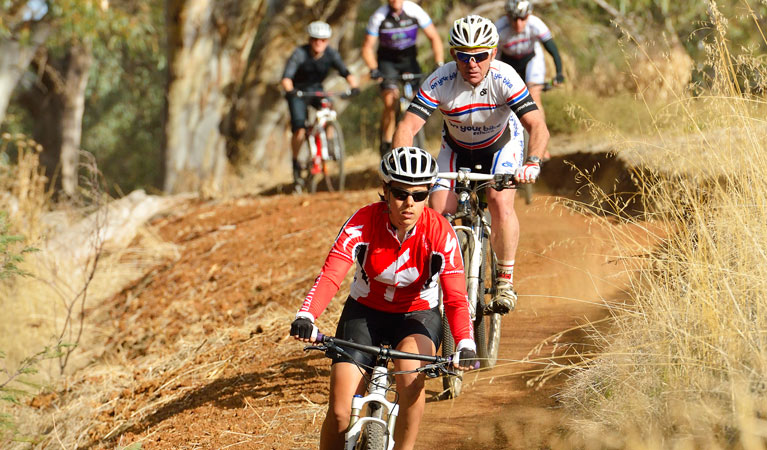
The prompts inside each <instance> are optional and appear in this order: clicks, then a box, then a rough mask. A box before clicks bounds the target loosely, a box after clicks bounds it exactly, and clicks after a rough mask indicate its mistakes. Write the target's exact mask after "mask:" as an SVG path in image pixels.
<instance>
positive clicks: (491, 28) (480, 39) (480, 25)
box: [449, 15, 498, 48]
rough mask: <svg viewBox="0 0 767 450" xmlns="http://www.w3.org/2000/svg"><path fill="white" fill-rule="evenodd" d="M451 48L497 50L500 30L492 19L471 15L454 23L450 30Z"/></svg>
mask: <svg viewBox="0 0 767 450" xmlns="http://www.w3.org/2000/svg"><path fill="white" fill-rule="evenodd" d="M449 43H450V47H451V48H456V47H461V48H495V47H498V30H496V29H495V25H493V22H491V21H490V19H486V18H484V17H482V16H477V15H471V16H466V17H462V18H460V19H458V20H456V21H455V22H453V28H451V29H450V41H449Z"/></svg>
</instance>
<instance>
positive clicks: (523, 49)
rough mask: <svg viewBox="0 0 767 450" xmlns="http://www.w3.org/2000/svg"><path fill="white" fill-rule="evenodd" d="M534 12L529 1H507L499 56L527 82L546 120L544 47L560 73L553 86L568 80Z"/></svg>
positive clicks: (500, 24)
mask: <svg viewBox="0 0 767 450" xmlns="http://www.w3.org/2000/svg"><path fill="white" fill-rule="evenodd" d="M532 12H533V4H532V2H531V1H530V0H507V1H506V15H505V16H503V17H501V18H500V19H498V20H497V21H496V22H495V26H496V28H497V29H498V34H499V36H500V44H499V47H500V49H501V51H500V52H498V56H499V57H500V60H501V61H503V62H505V63H506V64H509V65H510V66H511V67H513V68H514V70H516V71H517V73H518V74H519V76H520V77H522V79H523V80H525V83H527V88H528V89H529V90H530V95H531V96H532V97H533V100H535V103H536V104H537V105H538V108H539V109H540V110H541V113H543V114H544V117H545V113H544V111H543V103H541V93H542V92H543V85H544V84H545V83H546V62H545V60H544V57H543V51H542V50H541V44H543V47H544V48H545V49H546V51H547V52H549V54H551V57H552V58H553V59H554V67H555V69H556V71H557V74H556V76H555V77H554V85H555V86H556V85H559V84H562V83H564V81H565V77H564V76H563V75H562V58H561V57H560V56H559V50H558V49H557V45H556V44H555V43H554V38H552V36H551V30H549V27H547V26H546V24H545V23H543V21H542V20H541V19H540V18H538V17H537V16H534V15H532ZM546 156H548V154H547V155H546Z"/></svg>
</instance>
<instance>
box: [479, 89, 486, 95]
mask: <svg viewBox="0 0 767 450" xmlns="http://www.w3.org/2000/svg"><path fill="white" fill-rule="evenodd" d="M479 95H487V88H482V90H481V91H479Z"/></svg>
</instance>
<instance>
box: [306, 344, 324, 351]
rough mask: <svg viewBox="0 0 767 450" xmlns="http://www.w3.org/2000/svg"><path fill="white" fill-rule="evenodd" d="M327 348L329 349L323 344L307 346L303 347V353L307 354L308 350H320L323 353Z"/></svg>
mask: <svg viewBox="0 0 767 450" xmlns="http://www.w3.org/2000/svg"><path fill="white" fill-rule="evenodd" d="M328 348H329V347H328V346H327V345H324V344H322V345H307V346H306V347H304V351H305V352H308V351H309V350H322V351H323V352H325V351H327V350H328Z"/></svg>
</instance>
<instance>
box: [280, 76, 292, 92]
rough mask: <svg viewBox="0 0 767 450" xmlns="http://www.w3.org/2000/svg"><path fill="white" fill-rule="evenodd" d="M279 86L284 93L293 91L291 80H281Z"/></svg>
mask: <svg viewBox="0 0 767 450" xmlns="http://www.w3.org/2000/svg"><path fill="white" fill-rule="evenodd" d="M280 84H281V85H282V88H283V89H285V92H290V91H292V90H293V88H294V86H293V79H291V78H283V79H282V80H280Z"/></svg>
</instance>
